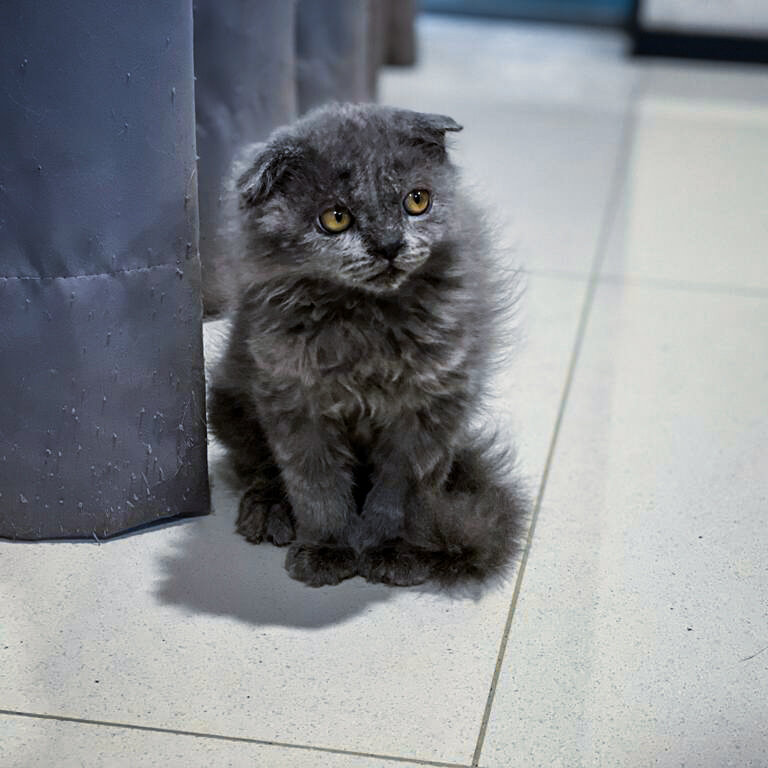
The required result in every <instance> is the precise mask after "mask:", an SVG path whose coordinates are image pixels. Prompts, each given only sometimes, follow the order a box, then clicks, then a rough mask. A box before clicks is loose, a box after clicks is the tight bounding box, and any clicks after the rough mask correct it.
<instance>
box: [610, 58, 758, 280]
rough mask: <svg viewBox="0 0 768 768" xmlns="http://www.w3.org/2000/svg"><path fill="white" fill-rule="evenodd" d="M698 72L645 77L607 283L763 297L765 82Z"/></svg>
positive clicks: (747, 75)
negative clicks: (666, 284) (617, 279)
mask: <svg viewBox="0 0 768 768" xmlns="http://www.w3.org/2000/svg"><path fill="white" fill-rule="evenodd" d="M701 69H702V70H703V71H701V73H700V74H701V77H700V79H698V80H696V79H692V78H683V77H679V76H676V72H675V70H670V69H661V70H654V72H651V73H649V80H648V83H647V85H646V87H645V89H644V92H643V96H642V98H641V99H640V100H639V101H638V104H637V107H636V110H635V113H634V118H633V121H632V128H631V131H630V136H631V138H630V142H629V155H628V160H627V165H626V168H627V170H626V180H625V189H624V190H623V193H622V206H621V208H620V211H619V215H618V216H617V217H616V219H615V225H614V227H613V229H612V231H611V234H610V239H609V246H608V249H607V258H606V260H605V263H604V265H603V274H606V275H614V276H616V275H618V276H621V277H624V278H630V279H637V278H640V279H649V280H657V281H658V280H663V281H672V282H676V283H694V284H705V285H710V286H717V287H720V288H723V289H726V290H732V291H737V292H738V291H742V292H743V291H745V290H746V291H749V290H753V291H754V290H762V291H763V292H768V247H766V243H768V214H767V213H766V210H767V208H766V200H768V173H766V168H768V86H766V82H768V80H767V79H766V77H765V74H763V75H762V78H760V79H758V78H756V77H754V67H753V68H752V69H751V70H748V71H747V72H745V71H744V70H743V69H737V70H736V71H735V72H728V71H727V72H726V73H721V76H720V77H713V76H712V67H711V65H710V67H708V68H701ZM685 71H686V70H683V72H685ZM696 71H699V70H696ZM726 75H727V76H726ZM758 85H761V86H762V98H758V97H757V93H758V91H759V90H760V89H759V87H758Z"/></svg>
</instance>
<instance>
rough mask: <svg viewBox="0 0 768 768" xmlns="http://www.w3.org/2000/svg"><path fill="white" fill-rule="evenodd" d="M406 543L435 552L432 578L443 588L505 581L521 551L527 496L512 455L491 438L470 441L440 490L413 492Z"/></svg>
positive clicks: (460, 453)
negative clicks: (490, 581)
mask: <svg viewBox="0 0 768 768" xmlns="http://www.w3.org/2000/svg"><path fill="white" fill-rule="evenodd" d="M409 507H410V508H409V509H408V510H407V511H406V520H405V531H404V539H406V541H407V542H408V543H409V544H411V545H413V546H416V547H419V548H421V549H425V550H428V551H430V552H432V553H433V556H432V557H431V558H430V560H431V568H430V569H431V572H432V573H431V576H432V578H433V579H435V580H436V581H438V582H439V583H440V584H442V585H443V586H445V587H456V586H461V585H464V584H471V583H472V582H475V583H478V582H486V581H489V580H492V579H494V578H503V577H504V576H505V574H506V573H507V571H508V569H509V567H510V565H511V563H512V562H513V560H514V557H515V555H516V554H517V553H518V552H519V550H520V542H521V539H522V534H523V530H524V524H525V521H526V519H527V516H528V512H529V508H530V502H529V496H528V493H527V491H526V490H525V488H524V487H523V485H522V483H521V482H520V481H519V480H517V479H516V477H515V474H514V456H513V455H512V454H511V452H510V451H504V450H500V449H498V448H497V447H496V445H495V440H494V439H493V438H490V437H485V438H483V437H474V438H468V439H467V440H466V442H465V444H464V445H462V446H460V447H459V448H458V450H457V452H456V455H455V457H454V461H453V465H452V467H451V471H450V473H449V475H448V479H447V480H446V482H445V484H444V485H443V487H441V488H440V489H428V490H424V489H422V490H421V491H419V492H418V493H416V494H414V496H413V498H412V502H411V504H410V505H409Z"/></svg>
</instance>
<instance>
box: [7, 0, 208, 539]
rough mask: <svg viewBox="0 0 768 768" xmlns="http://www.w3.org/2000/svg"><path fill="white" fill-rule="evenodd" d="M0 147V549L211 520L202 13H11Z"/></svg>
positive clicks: (131, 9) (97, 9)
mask: <svg viewBox="0 0 768 768" xmlns="http://www.w3.org/2000/svg"><path fill="white" fill-rule="evenodd" d="M0 137H1V139H0V494H1V496H0V536H4V537H11V538H22V539H37V538H51V537H82V536H88V537H90V536H92V535H94V534H95V535H96V536H98V537H101V536H109V535H110V534H114V533H118V532H120V531H123V530H126V529H129V528H132V527H134V526H137V525H140V524H143V523H147V522H150V521H153V520H157V519H159V518H164V517H169V516H175V515H188V514H203V513H206V512H207V511H208V486H207V469H206V448H205V425H204V416H205V410H204V382H203V368H202V343H201V303H200V274H199V261H198V257H197V195H196V170H195V134H194V100H193V75H192V8H191V0H164V2H155V1H154V0H137V1H136V2H131V3H125V2H117V1H116V0H102V2H99V3H94V2H91V0H67V2H61V3H39V2H30V1H29V0H4V2H3V3H2V4H0Z"/></svg>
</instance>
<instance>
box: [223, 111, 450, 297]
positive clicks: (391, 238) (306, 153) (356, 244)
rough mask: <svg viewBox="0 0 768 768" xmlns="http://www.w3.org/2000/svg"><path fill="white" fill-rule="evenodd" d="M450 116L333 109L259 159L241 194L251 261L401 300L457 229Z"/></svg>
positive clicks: (239, 183)
mask: <svg viewBox="0 0 768 768" xmlns="http://www.w3.org/2000/svg"><path fill="white" fill-rule="evenodd" d="M459 130H461V126H459V125H458V124H457V123H456V122H455V121H454V120H452V119H451V118H450V117H444V116H442V115H432V114H422V113H419V112H410V111H407V110H401V109H394V108H389V107H381V106H376V105H371V104H356V105H352V104H345V105H330V106H327V107H323V108H321V109H319V110H316V111H314V112H312V113H310V114H309V115H307V116H306V117H304V118H302V119H301V120H299V121H297V122H296V123H295V124H293V125H292V126H290V127H287V128H282V129H279V130H278V131H276V132H275V133H273V134H272V136H270V138H269V139H268V140H267V141H266V142H265V143H263V144H258V145H254V146H253V147H252V148H251V149H250V152H249V158H248V162H247V166H246V168H245V170H242V168H241V172H239V173H238V178H237V180H236V187H237V191H238V194H239V204H240V211H241V216H242V224H243V231H244V233H245V236H246V238H247V240H248V254H249V255H248V256H247V258H248V257H251V258H255V259H258V260H261V261H262V262H264V263H262V264H260V265H256V264H254V265H253V266H254V267H261V268H262V270H263V271H264V272H266V273H268V274H273V275H274V274H280V273H286V274H299V275H311V276H313V277H322V278H325V279H328V280H331V281H333V282H335V283H338V284H342V285H346V286H350V287H354V288H358V289H362V290H365V291H368V292H371V293H378V294H382V293H391V292H393V291H396V290H397V289H398V287H399V286H400V285H401V284H402V283H403V282H405V280H407V279H408V277H409V275H411V274H412V273H413V272H414V271H416V270H418V269H419V268H421V267H422V266H423V265H424V264H425V263H426V262H427V260H428V259H429V257H430V254H431V253H432V252H433V250H434V249H435V247H436V246H438V245H439V244H440V243H441V242H444V241H445V240H446V238H447V237H449V233H450V231H451V225H452V223H453V217H454V212H453V200H454V191H455V186H456V171H455V169H454V168H453V166H452V165H451V163H450V162H449V161H448V158H447V153H446V147H445V134H446V132H447V131H459Z"/></svg>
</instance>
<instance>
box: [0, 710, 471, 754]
mask: <svg viewBox="0 0 768 768" xmlns="http://www.w3.org/2000/svg"><path fill="white" fill-rule="evenodd" d="M0 715H7V716H9V717H25V718H29V719H30V720H53V721H56V722H60V723H78V724H80V725H96V726H101V727H105V728H120V729H123V730H127V731H144V732H149V733H162V734H167V735H171V736H191V737H192V738H198V739H214V740H216V741H229V742H233V743H240V744H256V745H259V746H266V747H282V748H284V749H299V750H303V751H305V752H323V753H325V754H332V755H344V756H347V757H365V758H375V759H377V760H387V761H389V762H392V763H408V764H410V765H426V766H435V767H436V768H470V767H468V766H467V765H466V763H445V762H441V761H439V760H425V759H420V758H415V757H398V756H396V755H382V754H378V753H375V752H358V751H356V750H349V749H335V748H333V747H313V746H311V745H308V744H291V743H290V742H284V741H271V740H269V739H254V738H250V737H248V736H230V735H227V734H223V733H205V732H203V731H187V730H183V729H179V728H162V727H160V726H154V725H138V724H136V723H118V722H113V721H110V720H92V719H90V718H84V717H69V716H67V715H49V714H44V713H41V712H22V711H18V710H12V709H0Z"/></svg>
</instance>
